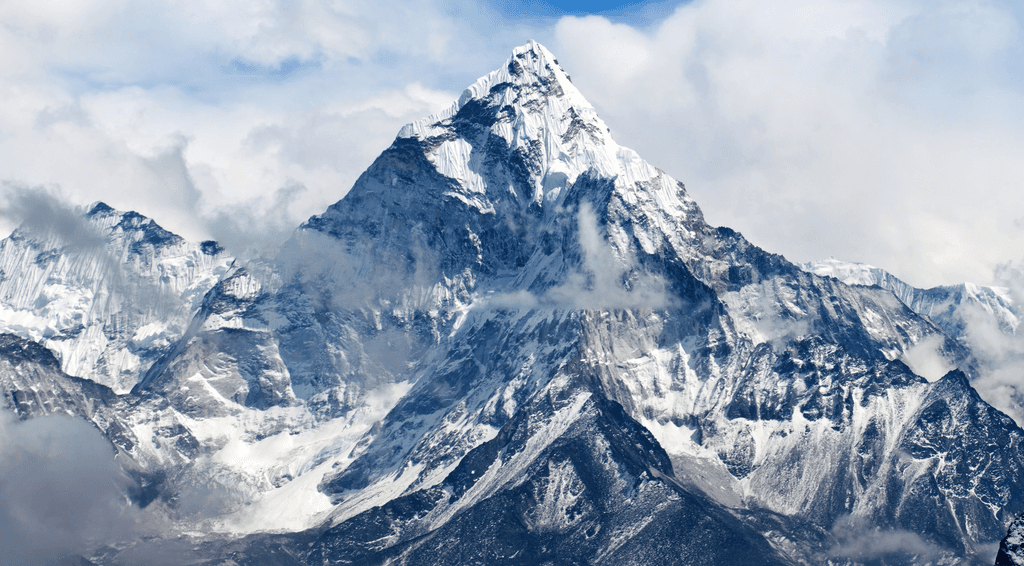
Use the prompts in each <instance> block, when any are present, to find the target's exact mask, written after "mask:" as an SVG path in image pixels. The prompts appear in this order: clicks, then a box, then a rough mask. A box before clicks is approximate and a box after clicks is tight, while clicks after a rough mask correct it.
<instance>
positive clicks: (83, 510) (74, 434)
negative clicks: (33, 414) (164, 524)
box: [0, 409, 135, 566]
mask: <svg viewBox="0 0 1024 566" xmlns="http://www.w3.org/2000/svg"><path fill="white" fill-rule="evenodd" d="M129 481H130V480H128V478H127V477H126V476H125V475H124V473H123V472H122V470H121V467H120V465H119V464H118V463H117V460H116V459H115V457H114V449H113V447H112V446H111V445H110V443H109V442H108V441H107V440H106V439H105V438H104V437H103V435H102V434H101V433H100V432H99V431H98V430H96V429H95V428H94V427H93V426H92V425H91V424H89V423H87V422H85V421H83V420H81V419H75V418H72V417H68V416H46V417H38V418H33V419H30V420H26V421H18V420H17V419H16V417H15V416H14V415H13V414H12V413H10V412H9V411H6V410H2V409H0V563H3V564H9V565H11V566H36V565H50V564H56V563H57V562H59V561H60V560H63V559H65V558H67V557H69V556H73V555H81V554H86V553H88V552H89V550H91V549H93V548H95V547H97V546H100V545H103V544H110V543H115V542H120V541H124V540H128V539H130V538H131V537H132V536H133V533H134V529H135V523H134V520H133V519H132V517H131V514H130V511H129V507H130V506H129V504H128V502H127V499H126V497H125V492H126V488H127V486H128V484H129Z"/></svg>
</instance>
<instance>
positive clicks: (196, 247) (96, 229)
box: [0, 202, 232, 391]
mask: <svg viewBox="0 0 1024 566" xmlns="http://www.w3.org/2000/svg"><path fill="white" fill-rule="evenodd" d="M231 262H232V258H230V257H227V256H226V255H225V254H224V253H223V249H222V248H221V247H220V246H219V245H218V244H217V243H216V242H213V241H206V242H201V243H193V242H189V241H187V240H185V239H184V238H182V237H180V236H178V235H176V234H173V233H171V232H170V231H168V230H165V229H164V228H162V227H161V226H160V225H158V224H157V223H156V222H154V221H153V220H152V219H150V218H147V217H145V216H143V215H141V214H138V213H136V212H132V211H128V212H121V211H118V210H115V209H113V208H111V207H110V206H108V205H106V204H104V203H102V202H98V203H95V204H93V205H91V206H89V207H88V208H87V209H86V210H85V211H81V210H80V213H79V214H75V213H73V212H70V211H68V212H67V214H66V217H62V218H60V219H57V221H54V222H52V223H50V224H49V225H42V226H36V225H30V226H22V227H19V228H18V229H17V230H15V231H14V233H12V234H11V236H10V237H8V238H6V239H4V240H2V241H0V331H2V332H9V333H12V334H15V335H17V336H21V337H23V338H27V339H30V340H35V341H38V342H41V343H43V344H45V345H46V346H47V347H49V348H51V349H52V350H53V351H54V352H55V353H56V354H57V356H58V357H59V358H60V361H61V367H62V369H63V371H65V372H66V373H68V374H69V375H72V376H76V377H83V378H88V379H91V380H94V381H96V382H97V383H101V384H103V385H107V386H109V387H111V388H113V389H114V390H116V391H126V390H128V389H130V388H131V386H132V385H133V384H134V383H135V381H136V380H137V379H138V377H139V375H140V372H144V371H145V369H146V368H147V367H148V366H149V364H150V363H152V360H151V359H150V358H152V357H153V356H156V355H158V353H159V352H160V351H162V350H163V349H164V348H166V347H167V346H169V345H170V344H171V343H172V342H173V341H174V340H176V339H177V337H178V336H180V334H181V332H182V331H183V330H184V328H185V327H186V326H187V325H188V322H189V320H190V318H191V316H192V314H193V313H194V312H195V311H196V310H197V309H198V307H199V305H200V304H201V302H202V298H203V295H204V294H205V293H206V291H208V290H209V289H210V288H211V287H212V286H213V285H214V284H215V283H216V282H217V280H218V279H219V277H220V275H221V274H222V273H224V272H225V271H226V270H227V268H228V266H229V265H230V264H231Z"/></svg>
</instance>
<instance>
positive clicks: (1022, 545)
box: [996, 517, 1024, 566]
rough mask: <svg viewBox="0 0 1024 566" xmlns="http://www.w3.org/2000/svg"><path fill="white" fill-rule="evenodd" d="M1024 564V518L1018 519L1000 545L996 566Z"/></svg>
mask: <svg viewBox="0 0 1024 566" xmlns="http://www.w3.org/2000/svg"><path fill="white" fill-rule="evenodd" d="M1020 564H1024V517H1018V518H1017V520H1016V521H1014V522H1013V524H1011V525H1010V530H1009V531H1007V533H1006V537H1005V538H1003V540H1002V542H1000V543H999V554H997V555H996V566H1019V565H1020Z"/></svg>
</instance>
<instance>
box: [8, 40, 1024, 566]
mask: <svg viewBox="0 0 1024 566" xmlns="http://www.w3.org/2000/svg"><path fill="white" fill-rule="evenodd" d="M0 251H2V250H0ZM218 275H219V279H218V280H217V281H216V282H215V283H213V284H210V285H209V287H208V289H209V290H208V291H207V292H206V293H205V295H204V296H203V298H202V300H201V301H198V302H195V303H192V307H193V310H192V311H191V312H192V313H193V316H192V317H191V319H190V321H189V322H188V323H187V324H185V325H183V326H181V327H180V330H179V331H177V334H175V338H174V339H173V340H169V341H168V343H167V344H166V345H165V346H164V347H162V348H161V349H160V350H159V355H157V356H155V357H154V359H153V361H152V362H151V363H149V364H148V366H146V367H145V368H143V367H141V366H140V367H138V368H137V369H136V370H135V373H134V374H133V377H132V378H131V379H128V380H127V381H126V382H132V380H134V382H133V383H134V387H133V388H132V390H131V392H130V393H129V394H124V395H120V396H118V395H114V394H113V393H110V394H109V395H108V397H110V398H109V400H108V401H104V403H107V405H105V406H113V404H116V403H124V404H125V409H124V410H123V414H124V416H123V417H122V422H123V423H124V425H123V426H124V428H125V430H127V431H129V432H130V433H131V435H133V436H132V437H133V438H135V439H137V440H138V442H137V443H133V445H132V447H131V448H127V447H124V446H122V449H123V450H124V452H125V454H126V455H127V456H126V457H129V458H130V459H131V461H132V462H133V465H135V466H137V467H138V468H139V469H140V470H144V471H145V473H146V474H151V475H147V476H145V477H146V478H149V477H159V478H161V479H160V480H159V482H158V483H157V484H154V487H153V488H152V490H151V491H152V492H153V493H155V494H156V495H155V496H154V497H155V501H157V505H162V506H164V507H165V508H166V512H167V513H168V514H169V515H170V516H172V517H175V518H176V520H178V521H179V524H184V522H187V521H192V523H190V524H194V523H195V521H200V520H202V525H203V527H204V528H206V529H210V530H213V531H220V532H224V533H232V534H234V535H238V534H247V536H245V537H243V538H240V539H237V540H234V541H232V542H223V541H219V540H210V541H206V543H205V546H203V545H197V546H196V547H195V548H199V549H202V552H203V553H205V555H206V557H207V558H209V557H211V556H228V555H230V556H231V557H232V558H231V559H232V560H234V561H235V562H236V563H251V564H257V563H264V562H260V561H261V560H264V558H262V557H263V556H267V555H268V554H267V553H270V554H272V555H273V556H274V557H275V560H278V559H279V560H280V561H281V563H307V564H314V563H315V564H332V563H338V564H341V563H367V564H369V563H386V562H389V561H391V562H403V563H421V562H423V563H426V562H430V563H446V564H462V563H467V562H473V561H482V562H487V563H507V564H543V563H549V562H552V563H553V562H557V563H562V562H574V561H575V562H579V563H583V562H588V563H607V564H622V563H652V562H659V563H679V564H694V563H707V564H750V563H758V564H760V563H764V564H787V563H813V564H821V563H826V562H827V561H831V563H834V564H853V563H874V561H879V560H883V561H884V562H885V563H886V564H895V563H906V564H924V563H935V564H940V563H941V564H950V563H960V564H982V563H985V564H987V563H991V559H992V557H991V555H986V554H985V553H986V552H988V550H987V549H989V548H991V547H992V545H993V543H994V541H996V540H998V539H999V538H1000V537H1002V536H1003V534H1004V533H1005V528H1006V525H1007V524H1008V523H1009V521H1010V520H1011V518H1012V517H1013V516H1015V515H1017V514H1019V513H1020V512H1021V511H1024V484H1022V483H1021V482H1022V480H1021V478H1024V474H1022V471H1024V470H1022V467H1024V460H1022V457H1021V455H1020V449H1019V447H1020V444H1021V442H1022V438H1024V436H1022V435H1024V433H1022V431H1021V429H1019V428H1018V427H1017V426H1016V425H1015V424H1014V422H1013V421H1012V420H1011V419H1010V418H1009V417H1007V416H1006V415H1003V414H1002V413H1000V412H999V411H997V410H995V409H993V408H992V407H991V406H989V405H988V404H986V403H985V402H984V401H983V400H982V399H981V398H980V397H979V396H978V395H977V393H976V392H975V390H974V389H973V388H972V386H971V383H970V382H969V380H968V379H967V377H966V376H965V374H964V373H962V372H960V371H959V370H954V371H951V372H949V373H947V374H946V375H945V376H944V377H941V379H933V380H932V381H929V380H927V379H925V378H923V377H921V376H919V375H916V374H915V373H914V372H913V371H912V370H911V369H910V368H909V367H908V366H907V365H905V364H904V363H903V362H902V361H900V360H901V359H904V358H905V356H906V354H907V352H909V351H911V350H912V349H913V348H915V347H916V346H918V345H919V344H922V343H927V344H929V345H930V347H933V348H936V349H938V350H940V351H941V352H942V355H943V356H944V357H945V359H947V360H950V361H951V364H952V365H954V366H958V365H959V366H963V367H965V368H967V369H969V368H970V363H971V360H972V353H971V351H970V350H969V347H968V345H965V344H964V343H963V342H961V341H958V340H957V339H956V337H955V336H951V335H950V334H949V332H948V330H946V329H944V328H943V326H942V325H941V324H936V323H933V321H931V320H929V319H927V318H924V317H922V316H920V315H919V314H918V313H916V312H914V310H912V309H911V308H910V307H908V305H907V304H905V303H904V302H901V300H900V299H899V298H897V297H896V296H895V295H893V293H892V292H890V291H889V290H887V289H883V288H880V287H858V286H850V285H847V284H845V283H843V282H841V281H839V280H837V279H835V278H831V277H821V276H818V275H815V274H813V273H808V272H806V271H804V270H801V269H800V268H799V267H798V266H796V265H793V264H791V263H789V262H788V261H786V260H785V258H783V257H781V256H778V255H774V254H771V253H768V252H765V251H763V250H761V249H760V248H757V247H756V246H754V245H752V244H751V243H749V242H747V241H746V240H745V239H744V238H743V237H742V235H740V234H738V233H736V232H734V231H732V230H730V229H727V228H714V227H711V226H709V225H707V224H706V223H705V221H704V219H703V216H702V214H701V212H700V209H699V208H698V206H697V205H696V203H694V202H693V200H692V199H691V198H690V197H689V196H688V195H687V193H686V190H685V188H684V187H683V185H682V184H681V183H679V182H677V181H675V180H674V179H672V178H670V177H669V176H668V175H666V174H665V173H664V172H662V171H660V170H658V169H656V168H654V167H652V166H650V165H648V164H647V163H646V162H644V161H643V160H642V159H640V157H639V156H637V155H636V154H635V153H634V152H632V151H631V150H629V149H626V148H623V147H621V146H619V145H617V144H616V143H615V141H614V140H613V139H612V138H611V137H610V134H609V133H608V129H607V127H606V126H605V125H604V123H603V122H602V121H601V120H600V118H599V117H598V116H597V114H596V112H595V111H594V109H593V107H591V106H590V105H589V103H587V102H586V100H585V99H584V98H583V96H582V95H581V94H580V93H579V92H578V91H577V90H576V88H575V87H574V86H573V85H572V83H571V81H570V79H569V77H568V75H567V74H566V73H565V72H564V71H563V70H562V68H561V67H560V66H559V64H558V62H557V61H556V60H555V59H554V57H553V56H552V55H551V53H549V52H548V51H547V50H546V49H544V48H543V47H542V46H540V45H538V44H536V43H532V42H531V43H529V44H527V45H525V46H523V47H520V48H518V49H516V50H515V51H514V52H513V54H512V57H511V58H510V59H509V60H508V61H507V62H506V64H505V65H503V66H502V67H501V68H500V69H498V70H497V71H495V72H493V73H491V74H489V75H487V76H486V77H483V78H481V79H480V80H479V81H477V82H476V83H475V84H474V85H472V86H471V87H470V88H469V89H467V90H466V92H465V93H463V95H462V96H461V97H460V99H459V101H457V102H456V103H455V104H454V105H453V106H452V107H451V108H450V109H449V110H447V111H445V112H443V113H441V114H439V115H437V116H433V117H430V118H427V119H425V120H422V121H420V122H417V123H414V124H410V125H409V126H406V127H405V128H404V129H403V130H402V131H401V132H400V133H399V136H398V138H397V139H396V140H395V142H394V143H393V144H392V146H391V147H389V148H388V149H386V150H385V151H384V152H383V153H382V154H381V156H380V157H379V158H378V159H377V160H376V161H375V162H374V164H373V165H372V166H371V167H370V168H369V169H368V170H367V171H366V172H365V173H364V174H363V175H362V176H361V177H360V179H359V180H358V181H357V183H356V184H355V186H354V187H353V188H352V190H351V191H350V192H349V193H348V194H347V196H346V197H345V198H344V199H342V200H341V201H339V202H338V203H336V204H335V205H333V206H331V207H330V208H329V209H328V210H327V211H325V213H324V214H322V215H319V216H316V217H313V218H311V219H310V220H309V221H308V222H306V223H305V224H304V225H303V226H301V227H300V228H299V229H298V230H297V231H296V233H295V234H294V236H293V237H292V239H291V240H290V241H289V242H288V243H286V244H285V246H284V247H283V251H282V252H281V254H280V256H278V257H277V258H273V259H265V260H262V261H258V262H253V263H251V264H249V265H247V266H244V267H233V268H231V269H226V268H225V269H224V270H223V271H221V272H218ZM62 379H66V378H62ZM13 387H14V386H12V388H13ZM17 387H20V389H19V391H22V390H24V389H25V387H23V386H20V385H19V386H17ZM63 406H66V407H70V406H71V402H70V401H66V402H64V405H63ZM81 414H84V415H87V416H90V417H89V418H95V417H94V416H91V415H96V414H98V413H97V409H89V410H84V411H83V412H82V413H81ZM115 442H117V441H115ZM122 444H123V441H122ZM996 447H998V449H997V448H996ZM139 477H143V476H142V475H141V472H140V476H139ZM141 481H142V480H140V482H141ZM196 486H204V487H205V488H208V487H209V486H214V487H215V489H216V490H218V492H219V493H225V494H227V496H226V497H225V498H223V499H221V500H219V502H218V506H217V507H216V513H213V514H212V516H205V517H201V518H199V517H196V516H194V515H188V512H187V509H186V508H187V505H184V504H183V503H182V501H187V500H188V499H189V497H191V495H190V494H192V493H194V492H195V490H196ZM282 530H283V531H291V532H292V534H278V535H268V534H265V533H266V532H267V531H278V532H280V531H282ZM897 539H898V540H902V541H908V544H903V545H899V546H894V545H891V544H889V545H886V544H875V543H878V542H879V541H883V540H889V541H891V540H897ZM268 549H272V552H271V550H268ZM264 551H266V552H264ZM197 552H198V551H197ZM96 559H97V560H100V559H102V560H105V561H108V562H110V563H116V562H117V560H118V555H117V552H113V551H108V552H107V554H103V555H102V556H98V557H97V558H96Z"/></svg>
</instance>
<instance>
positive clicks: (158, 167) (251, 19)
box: [0, 0, 1024, 287]
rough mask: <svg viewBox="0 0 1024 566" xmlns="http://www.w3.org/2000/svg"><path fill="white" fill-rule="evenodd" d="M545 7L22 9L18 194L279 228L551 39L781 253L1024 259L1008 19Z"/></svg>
mask: <svg viewBox="0 0 1024 566" xmlns="http://www.w3.org/2000/svg"><path fill="white" fill-rule="evenodd" d="M527 4H529V3H528V2H527V3H523V4H522V5H521V6H520V5H519V4H515V3H513V4H512V5H508V4H507V3H505V4H500V3H493V4H490V5H489V4H487V3H484V4H481V3H479V2H472V1H470V0H456V1H453V2H425V3H418V4H415V5H410V4H408V3H404V2H394V1H385V2H383V3H380V2H373V3H371V2H367V1H356V0H349V1H344V2H327V1H321V0H301V1H298V2H292V1H286V0H268V1H259V2H256V1H252V2H242V3H239V2H231V3H228V2H200V1H198V0H186V1H184V2H170V1H161V2H146V3H137V2H127V1H126V0H92V1H89V0H84V1H82V2H75V3H71V4H68V3H64V2H62V3H58V2H39V1H28V0H12V1H9V2H4V3H3V4H2V5H0V22H2V25H0V49H2V50H3V53H4V56H5V60H4V63H5V64H4V66H3V68H0V179H2V180H7V181H14V182H17V183H21V184H25V185H33V186H34V185H51V186H52V185H59V186H60V187H61V190H62V192H63V193H64V194H65V195H66V196H67V197H68V198H69V199H70V200H71V201H72V202H78V203H86V202H89V201H92V200H100V199H102V200H106V201H110V203H111V204H112V205H114V206H118V207H121V208H134V209H138V210H139V211H140V212H143V213H145V214H148V215H151V216H154V217H155V218H157V220H158V221H160V222H161V223H162V224H164V225H166V226H167V227H168V228H169V229H172V230H174V231H176V232H180V233H182V234H183V235H185V236H187V237H190V238H199V237H209V236H211V235H217V234H216V233H215V232H216V230H215V229H211V227H214V228H215V227H218V226H222V225H223V223H222V222H220V221H221V220H223V219H224V218H226V217H229V216H232V215H238V216H239V217H240V218H241V219H242V220H241V221H240V222H239V223H238V224H239V225H253V226H257V225H260V224H264V223H267V222H273V221H274V220H277V219H279V218H278V217H280V213H279V211H278V210H276V209H275V210H274V211H273V212H272V213H271V214H272V216H274V218H269V217H267V216H266V215H267V213H268V212H270V211H271V208H272V207H273V205H274V203H275V202H277V201H276V200H275V199H276V198H277V197H275V195H279V194H281V193H280V191H282V190H286V191H292V192H291V193H290V194H292V195H293V198H292V200H291V201H289V206H288V214H287V218H285V219H284V221H283V222H279V224H280V225H281V226H282V227H283V226H294V225H296V224H298V223H299V222H300V221H301V220H303V219H305V218H306V217H308V216H309V215H311V214H314V213H317V212H320V211H322V210H323V209H324V208H325V207H326V206H327V205H328V204H330V203H333V202H334V201H336V200H337V199H338V198H340V197H341V196H342V195H343V194H344V193H345V192H346V191H347V190H348V188H349V187H350V186H351V184H352V182H353V181H354V180H355V178H356V177H357V176H358V174H359V173H360V172H361V171H362V170H363V169H364V168H365V167H366V166H367V165H369V163H370V162H371V161H372V159H373V158H374V157H375V156H376V155H377V154H379V152H380V151H381V150H383V149H384V147H386V146H387V145H388V144H389V143H390V141H391V139H392V138H393V136H394V134H395V133H396V132H397V131H398V129H399V128H400V127H401V126H402V124H404V123H405V122H408V121H411V120H413V119H416V118H420V117H422V116H424V115H426V114H429V113H431V112H434V111H436V110H439V109H441V108H443V107H444V106H446V105H447V103H448V102H449V101H450V100H451V99H453V98H455V97H456V96H457V93H458V92H459V91H460V90H461V89H462V88H463V87H465V86H466V85H468V84H469V83H470V82H472V80H473V79H475V78H476V77H477V76H479V75H482V74H484V73H486V72H488V71H489V70H491V69H493V68H495V67H496V66H497V65H500V64H501V62H502V61H503V60H504V58H505V57H506V56H507V53H508V51H509V50H510V48H511V47H513V46H515V45H518V44H521V43H523V42H525V41H526V40H527V39H529V38H535V39H539V40H541V41H545V42H548V43H549V47H552V48H553V49H554V51H555V52H556V53H557V54H558V55H559V56H560V58H561V61H562V63H563V66H565V67H566V68H567V69H568V70H569V71H570V73H572V74H573V77H574V79H575V81H576V82H577V85H578V86H580V88H581V90H582V91H583V92H584V93H585V94H586V95H587V96H588V97H589V98H590V100H591V101H592V102H594V103H595V105H596V106H597V108H598V110H599V111H600V112H601V114H602V116H603V117H604V118H605V120H606V121H607V122H608V123H609V124H610V125H611V127H612V129H613V132H614V133H615V135H616V137H617V139H618V140H619V141H620V142H621V143H623V144H625V145H627V146H630V147H634V148H635V149H637V150H638V151H639V152H640V153H641V155H643V156H644V157H645V158H646V159H647V160H648V161H650V162H652V163H653V164H655V165H657V166H659V167H662V168H664V169H666V170H668V171H669V172H670V173H672V174H673V175H674V176H676V177H677V178H679V179H680V180H682V181H684V182H685V183H687V186H688V187H689V190H690V192H691V193H692V194H693V195H694V196H695V198H697V200H698V202H699V203H700V204H701V206H702V208H703V209H704V211H705V213H706V215H707V217H708V218H709V219H710V220H711V221H712V222H714V223H716V224H725V225H729V226H731V227H733V228H736V229H739V230H740V231H742V232H744V233H745V234H746V235H747V236H748V237H749V238H750V239H751V240H752V241H754V242H755V243H756V244H759V245H761V246H763V247H765V248H767V249H769V250H771V251H775V252H780V253H783V254H785V255H786V256H787V257H789V258H790V259H793V260H809V259H815V258H821V257H828V256H836V257H843V258H847V259H851V260H860V261H867V262H870V263H873V264H875V265H880V266H883V267H885V268H886V269H888V270H890V271H893V272H894V273H896V274H897V275H899V276H901V277H902V278H904V279H906V280H908V281H910V282H911V283H913V284H915V285H917V286H921V287H927V286H930V285H932V284H938V283H955V282H960V281H963V280H974V281H979V282H984V280H985V279H986V278H987V276H988V274H989V273H990V272H991V269H992V267H993V266H994V265H996V263H998V262H999V261H1003V260H1005V259H1006V257H1004V254H1005V253H1006V252H1005V250H1019V249H1021V248H1024V230H1020V229H1019V228H1017V227H1016V226H1018V225H1019V224H1020V222H1019V219H1020V218H1022V217H1024V204H1021V202H1022V201H1021V200H1020V199H1019V198H1018V195H1019V194H1021V189H1022V188H1024V187H1022V186H1021V183H1022V182H1024V181H1022V179H1024V157H1022V156H1024V151H1022V150H1024V128H1022V127H1021V126H1022V125H1024V124H1022V121H1024V113H1022V112H1020V110H1021V108H1022V106H1024V104H1022V97H1021V81H1020V79H1019V77H1020V76H1022V74H1021V72H1020V71H1021V67H1022V65H1024V63H1021V61H1024V58H1022V57H1021V56H1020V55H1021V54H1022V52H1024V42H1022V34H1021V25H1020V10H1019V9H1018V8H1017V6H1016V5H1014V4H1012V3H1009V2H1005V1H982V0H961V1H951V2H944V3H939V4H936V3H930V2H924V1H923V0H900V1H897V2H881V1H872V0H854V1H850V2H846V1H844V2H840V1H838V0H836V1H826V2H811V1H810V0H786V1H783V2H772V3H764V2H755V1H753V0H737V1H734V2H725V1H724V0H698V1H696V2H692V3H686V4H681V5H680V6H679V7H678V8H677V9H676V10H675V11H674V12H673V13H670V14H668V15H667V17H665V18H664V19H663V20H662V21H660V22H657V21H655V22H646V21H645V22H644V25H643V27H638V26H637V25H629V24H625V23H614V22H612V21H610V20H608V19H606V18H603V17H596V16H591V17H585V18H578V17H565V18H562V19H560V20H556V19H554V18H552V17H549V16H550V15H548V16H531V15H529V14H526V13H522V12H523V10H524V9H525V7H526V5H527ZM510 6H511V7H510ZM516 6H519V7H518V8H517V7H516ZM650 13H651V14H653V13H654V12H650ZM658 13H659V14H664V11H660V12H658ZM620 21H621V20H620ZM637 21H639V20H637ZM548 40H550V41H548ZM168 179H170V181H169V180H168ZM295 187H301V188H302V190H301V191H293V190H292V189H293V188H295ZM12 227H13V226H11V225H10V223H5V224H3V225H0V229H2V230H9V229H10V228H12ZM282 229H283V228H282Z"/></svg>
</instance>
